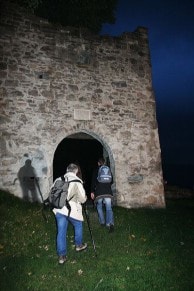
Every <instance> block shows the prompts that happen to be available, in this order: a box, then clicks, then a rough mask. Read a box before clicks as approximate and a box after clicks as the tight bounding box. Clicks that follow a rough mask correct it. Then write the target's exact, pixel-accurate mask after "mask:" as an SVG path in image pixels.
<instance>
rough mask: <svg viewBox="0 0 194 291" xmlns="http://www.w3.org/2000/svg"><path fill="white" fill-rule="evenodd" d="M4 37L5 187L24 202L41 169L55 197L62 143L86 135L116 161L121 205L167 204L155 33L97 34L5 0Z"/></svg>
mask: <svg viewBox="0 0 194 291" xmlns="http://www.w3.org/2000/svg"><path fill="white" fill-rule="evenodd" d="M0 32H1V33H0V106H1V115H0V121H1V139H0V147H1V161H0V163H1V167H0V173H1V175H0V188H1V189H4V190H8V191H10V192H11V193H13V194H14V195H16V196H19V197H23V196H22V195H23V194H22V190H23V189H22V187H21V184H20V175H22V173H24V172H25V173H27V174H26V175H27V176H29V177H30V176H31V173H30V171H33V170H35V171H36V176H37V177H38V178H39V187H40V189H41V191H42V193H46V192H48V189H49V187H50V185H51V183H52V175H53V173H52V163H53V156H54V153H55V150H56V148H57V146H58V144H59V143H60V142H61V140H63V139H64V138H65V137H67V136H69V135H71V134H75V133H86V134H88V135H91V136H92V137H94V138H96V139H98V140H99V141H100V142H101V143H102V144H103V146H104V147H105V148H106V150H107V152H108V154H109V157H110V162H111V169H112V171H113V172H114V177H115V185H114V186H115V195H116V200H117V204H118V205H120V206H123V207H128V208H130V207H164V206H165V202H164V191H163V179H162V171H161V157H160V144H159V138H158V127H157V122H156V116H155V99H154V93H153V88H152V78H151V64H150V55H149V45H148V36H147V30H146V29H145V28H142V27H139V28H138V29H137V30H136V31H134V32H130V33H125V34H123V35H121V36H120V37H110V36H96V35H91V34H90V33H89V32H87V31H83V30H82V31H81V30H76V29H73V28H69V27H65V28H61V27H55V26H52V25H51V24H49V23H47V21H45V20H43V19H40V18H37V17H34V16H32V15H29V14H28V13H27V12H26V11H25V10H24V9H21V8H18V7H15V6H13V5H10V4H9V2H5V3H4V5H3V9H1V24H0ZM26 160H30V161H31V163H32V164H31V165H29V164H28V168H26V167H25V162H26ZM31 166H33V168H31ZM28 172H29V173H28ZM29 187H30V186H29ZM32 190H33V189H32Z"/></svg>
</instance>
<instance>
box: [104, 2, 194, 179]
mask: <svg viewBox="0 0 194 291" xmlns="http://www.w3.org/2000/svg"><path fill="white" fill-rule="evenodd" d="M138 26H144V27H147V28H148V33H149V44H150V53H151V62H152V78H153V87H154V91H155V96H156V105H157V120H158V126H159V136H160V143H161V149H162V160H163V162H164V163H167V164H168V163H172V164H185V165H189V164H192V165H194V0H184V1H180V0H176V1H175V0H168V1H166V0H164V1H151V0H146V1H145V0H144V1H143V0H136V1H130V0H128V1H127V0H119V1H118V8H117V11H116V22H115V24H114V25H104V26H103V29H102V34H111V35H120V34H122V33H123V32H126V31H134V30H135V29H136V28H137V27H138ZM193 181H194V173H193ZM193 183H194V182H193Z"/></svg>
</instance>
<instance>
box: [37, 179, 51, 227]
mask: <svg viewBox="0 0 194 291" xmlns="http://www.w3.org/2000/svg"><path fill="white" fill-rule="evenodd" d="M35 183H36V186H37V188H38V192H39V194H40V197H41V200H42V204H43V207H42V210H41V212H42V216H43V218H44V220H45V221H46V222H48V217H47V216H46V214H45V213H44V210H45V208H46V205H45V201H44V199H43V195H42V192H41V190H40V185H39V183H38V180H37V178H36V177H35Z"/></svg>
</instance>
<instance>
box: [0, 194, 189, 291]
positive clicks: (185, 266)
mask: <svg viewBox="0 0 194 291" xmlns="http://www.w3.org/2000/svg"><path fill="white" fill-rule="evenodd" d="M41 209H42V207H41V206H40V205H39V204H31V203H27V202H24V201H21V200H20V199H18V198H16V197H14V196H13V195H10V194H8V193H5V192H2V191H1V192H0V220H1V224H0V226H1V229H0V234H1V241H0V268H1V271H0V274H1V278H0V289H1V290H3V291H4V290H5V291H6V290H18V291H23V290H41V291H43V290H57V291H58V290H67V291H71V290H75V291H76V290H79V291H81V290H87V291H88V290H89V291H90V290H101V291H103V290H115V291H117V290H176V291H177V290H186V291H187V290H188V291H189V290H194V200H192V199H187V200H183V199H182V200H176V201H175V200H168V201H167V208H166V209H125V208H121V207H114V216H115V232H114V233H108V232H107V230H106V229H105V228H102V227H100V226H99V224H98V219H97V213H96V210H95V209H93V208H92V207H90V208H89V207H88V214H89V219H90V225H91V229H92V233H93V238H94V241H95V245H96V253H97V257H96V256H95V252H94V249H93V245H92V242H91V238H90V233H89V230H88V226H87V223H86V221H85V222H84V241H86V242H88V245H89V247H88V250H87V251H84V252H82V253H76V252H75V250H74V246H73V229H72V227H71V225H70V226H69V229H68V261H67V263H66V264H65V265H62V266H61V265H58V261H57V256H56V252H55V236H56V225H55V219H54V216H53V214H52V213H51V212H50V210H49V209H46V210H45V211H44V214H45V215H46V217H47V219H48V222H46V221H45V220H44V218H43V216H42V211H41Z"/></svg>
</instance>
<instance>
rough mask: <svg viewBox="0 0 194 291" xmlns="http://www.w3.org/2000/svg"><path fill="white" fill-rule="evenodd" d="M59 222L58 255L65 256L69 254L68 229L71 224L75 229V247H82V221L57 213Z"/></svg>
mask: <svg viewBox="0 0 194 291" xmlns="http://www.w3.org/2000/svg"><path fill="white" fill-rule="evenodd" d="M56 222H57V254H58V256H65V255H66V254H67V237H66V236H67V227H68V223H69V222H70V223H71V224H72V225H73V227H74V242H75V245H76V246H78V245H81V244H82V239H83V227H82V221H79V220H77V219H74V218H71V217H67V216H65V215H63V214H61V213H56Z"/></svg>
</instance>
